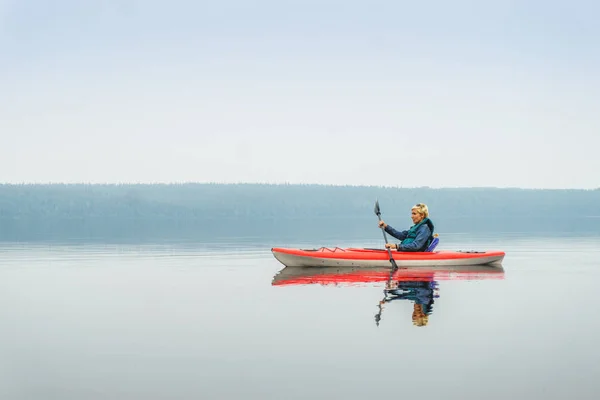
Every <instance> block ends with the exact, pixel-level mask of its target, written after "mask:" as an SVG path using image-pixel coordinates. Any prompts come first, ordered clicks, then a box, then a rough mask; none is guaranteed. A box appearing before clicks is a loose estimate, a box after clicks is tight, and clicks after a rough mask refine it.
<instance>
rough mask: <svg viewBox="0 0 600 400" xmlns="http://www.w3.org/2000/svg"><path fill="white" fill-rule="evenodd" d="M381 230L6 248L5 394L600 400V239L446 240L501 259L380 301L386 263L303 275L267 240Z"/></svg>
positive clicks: (2, 297) (2, 254)
mask: <svg viewBox="0 0 600 400" xmlns="http://www.w3.org/2000/svg"><path fill="white" fill-rule="evenodd" d="M374 236H375V239H373V240H371V241H361V242H359V243H357V242H344V241H343V240H342V239H340V240H339V241H331V240H328V241H327V242H323V241H319V240H314V241H313V242H297V243H294V242H289V243H278V242H272V241H261V240H260V238H258V239H257V238H253V239H248V240H241V239H240V240H231V241H230V242H227V241H222V242H219V243H158V244H127V245H125V244H121V245H119V244H106V245H99V244H93V245H92V244H78V243H52V244H49V243H46V244H22V243H21V244H11V243H4V244H2V245H0V321H1V322H2V323H1V325H0V354H1V357H0V398H2V399H10V400H20V399H44V400H50V399H61V400H66V399H87V400H91V399H111V400H115V399H144V400H150V399H332V398H340V399H346V400H349V399H366V398H384V397H387V398H419V399H441V398H444V399H507V398H510V399H537V398H544V399H567V398H571V397H575V398H577V399H596V398H598V396H599V395H598V390H599V389H600V383H599V380H598V377H599V376H600V366H599V360H600V351H599V350H598V349H597V346H596V344H597V338H598V337H600V318H599V317H598V311H600V297H599V296H596V289H597V287H598V279H599V278H600V238H599V237H598V236H569V237H566V238H560V237H558V236H557V235H554V236H545V237H533V238H532V237H523V236H519V235H506V234H505V235H495V236H494V235H489V236H478V237H473V236H472V235H468V234H464V235H449V236H448V237H447V238H444V241H443V242H442V243H441V244H440V246H439V249H461V250H469V249H473V250H481V249H502V250H505V251H506V252H507V255H506V258H505V260H504V263H503V268H502V269H491V268H489V269H486V270H479V271H476V272H475V273H473V271H471V272H467V271H453V272H450V273H440V274H438V275H433V276H432V275H429V276H424V275H423V276H420V277H419V279H415V281H419V282H421V283H415V282H413V283H410V282H408V283H407V281H410V279H409V278H406V279H404V280H402V282H403V284H407V285H411V284H412V285H414V286H415V288H414V290H413V292H414V294H416V295H415V297H411V296H409V297H408V298H406V299H395V300H392V301H388V302H385V303H384V304H383V305H382V306H381V304H380V301H381V300H382V299H383V289H384V287H385V285H386V279H385V278H386V274H385V271H383V274H381V273H380V272H377V271H372V272H371V273H369V274H366V275H360V276H357V275H356V274H355V275H354V276H353V277H352V276H349V275H345V276H339V273H340V271H337V273H338V276H337V277H336V276H335V273H336V271H328V273H327V274H323V273H322V271H321V273H320V274H317V275H316V276H313V277H309V276H307V275H306V271H298V270H295V271H294V270H288V269H286V270H284V271H282V269H283V266H282V265H281V264H279V263H278V262H277V260H275V259H274V258H273V256H272V255H271V253H270V248H271V247H272V246H300V247H307V246H309V247H319V246H321V245H323V246H328V247H334V246H336V245H339V246H367V247H379V246H381V243H380V242H377V240H376V238H377V234H375V235H374ZM381 240H383V239H381ZM346 272H348V271H346ZM382 277H383V278H382ZM432 281H434V282H435V283H434V282H432ZM431 287H433V290H429V289H428V288H431ZM432 299H433V305H431V304H430V303H431V300H432ZM422 303H425V306H426V308H427V306H429V309H428V310H429V311H427V313H423V314H421V313H420V312H421V310H422V306H423V305H422ZM420 307H421V308H420ZM424 314H426V315H424ZM413 315H414V316H413ZM377 320H378V322H377Z"/></svg>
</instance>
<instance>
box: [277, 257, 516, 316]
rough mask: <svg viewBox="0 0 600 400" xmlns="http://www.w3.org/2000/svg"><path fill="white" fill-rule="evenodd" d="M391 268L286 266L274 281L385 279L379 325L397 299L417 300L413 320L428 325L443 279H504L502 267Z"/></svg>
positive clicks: (342, 282) (280, 283) (279, 283)
mask: <svg viewBox="0 0 600 400" xmlns="http://www.w3.org/2000/svg"><path fill="white" fill-rule="evenodd" d="M390 272H391V270H390V269H389V268H361V267H285V268H283V269H282V270H280V271H279V272H278V273H277V274H276V275H275V276H274V277H273V281H272V285H273V286H286V285H310V284H319V285H336V286H339V285H346V286H348V285H357V284H360V283H372V284H373V283H381V282H385V288H384V297H383V299H382V300H380V301H379V304H378V308H379V311H378V313H377V314H376V315H375V323H376V324H377V326H379V323H380V321H381V316H382V312H383V308H384V305H385V304H386V303H391V302H393V301H394V300H408V301H411V302H413V312H412V321H413V324H414V325H415V326H426V325H427V324H428V322H429V316H430V315H431V314H432V312H433V305H434V302H435V299H436V298H438V297H439V293H438V291H439V283H438V281H441V280H483V279H504V269H503V268H502V267H501V266H486V265H470V266H451V267H415V268H402V269H398V270H396V271H395V272H394V273H393V274H391V275H390Z"/></svg>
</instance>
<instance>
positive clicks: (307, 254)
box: [271, 247, 505, 267]
mask: <svg viewBox="0 0 600 400" xmlns="http://www.w3.org/2000/svg"><path fill="white" fill-rule="evenodd" d="M271 252H272V253H273V256H274V257H275V258H276V259H277V260H278V261H279V262H280V263H282V264H283V265H285V266H286V267H390V266H391V263H390V259H389V254H388V251H387V249H372V248H354V247H349V248H339V247H335V248H333V249H330V248H327V247H321V248H319V249H294V248H283V247H273V248H272V249H271ZM504 256H505V253H504V252H503V251H500V250H494V251H473V250H467V251H465V250H439V251H431V252H403V251H396V250H392V257H393V258H394V260H395V261H396V265H398V267H430V266H468V265H486V264H492V265H495V264H501V263H502V261H503V260H504Z"/></svg>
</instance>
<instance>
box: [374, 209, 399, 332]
mask: <svg viewBox="0 0 600 400" xmlns="http://www.w3.org/2000/svg"><path fill="white" fill-rule="evenodd" d="M375 214H376V215H377V218H379V220H380V221H381V210H380V209H379V200H375ZM381 231H382V232H383V239H384V240H385V244H387V243H388V240H387V235H386V234H385V229H384V228H383V226H382V227H381ZM387 251H388V255H389V256H390V263H392V269H391V271H390V277H389V278H388V285H389V284H390V283H391V281H392V276H394V272H395V271H396V270H397V269H398V265H397V264H396V260H394V257H392V250H391V249H390V248H389V247H388V249H387ZM386 299H387V294H386V292H385V288H384V289H383V300H381V301H380V302H379V305H378V307H379V312H378V313H377V314H376V315H375V324H376V325H377V326H379V321H381V313H382V311H383V306H382V304H383V303H384V302H385V300H386Z"/></svg>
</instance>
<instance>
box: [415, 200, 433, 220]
mask: <svg viewBox="0 0 600 400" xmlns="http://www.w3.org/2000/svg"><path fill="white" fill-rule="evenodd" d="M411 210H417V212H418V213H419V214H422V215H423V217H425V218H427V217H429V208H427V205H426V204H423V203H417V204H415V205H414V206H413V208H411Z"/></svg>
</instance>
